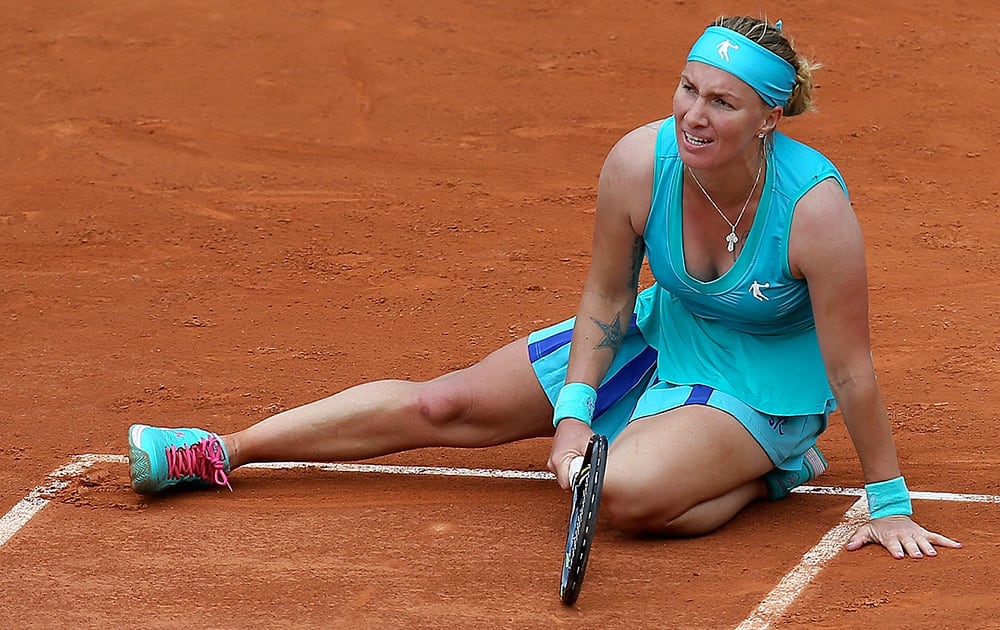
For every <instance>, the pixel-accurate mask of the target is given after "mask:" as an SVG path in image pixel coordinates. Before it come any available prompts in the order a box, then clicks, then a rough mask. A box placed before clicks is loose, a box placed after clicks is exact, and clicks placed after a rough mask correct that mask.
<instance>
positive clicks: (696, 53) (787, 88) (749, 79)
mask: <svg viewBox="0 0 1000 630" xmlns="http://www.w3.org/2000/svg"><path fill="white" fill-rule="evenodd" d="M687 60H688V61H700V62H701V63H707V64H708V65H710V66H715V67H716V68H719V69H720V70H725V71H726V72H728V73H729V74H731V75H733V76H734V77H736V78H737V79H739V80H741V81H743V82H744V83H746V84H747V85H749V86H750V87H752V88H753V89H754V91H755V92H757V94H759V95H760V97H761V98H762V99H764V102H765V103H767V104H768V105H770V106H771V107H774V106H776V105H781V106H782V107H784V106H785V105H786V104H787V103H788V98H789V97H790V96H791V95H792V88H793V87H794V86H795V68H793V67H792V64H790V63H788V62H787V61H785V60H784V59H782V58H781V57H779V56H778V55H776V54H774V53H773V52H771V51H770V50H768V49H767V48H764V47H763V46H761V45H760V44H758V43H757V42H755V41H753V40H752V39H749V38H747V37H745V36H743V35H741V34H739V33H737V32H736V31H733V30H730V29H728V28H723V27H721V26H710V27H708V28H707V29H705V32H704V33H703V34H702V36H701V37H699V38H698V41H696V42H695V43H694V46H692V47H691V52H690V53H688V58H687Z"/></svg>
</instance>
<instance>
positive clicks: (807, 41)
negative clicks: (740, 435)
mask: <svg viewBox="0 0 1000 630" xmlns="http://www.w3.org/2000/svg"><path fill="white" fill-rule="evenodd" d="M737 13H746V14H750V15H758V16H759V15H766V16H767V17H769V18H771V19H777V18H782V19H783V20H784V24H785V28H786V30H787V32H789V34H791V35H792V37H793V38H794V40H795V42H796V43H797V45H798V47H799V48H800V49H801V51H802V52H804V53H806V54H807V55H809V56H810V57H813V58H814V59H816V60H818V61H821V62H823V64H824V68H823V69H821V70H820V71H819V72H818V73H817V83H818V85H817V100H818V105H819V111H817V112H815V113H811V114H807V115H804V116H800V117H797V118H795V119H786V120H784V121H783V122H782V125H781V129H782V130H783V131H785V132H786V133H788V134H789V135H792V136H793V137H795V138H798V139H800V140H803V141H805V142H807V143H809V144H812V145H813V146H815V147H817V148H819V149H820V150H822V151H823V152H824V153H826V154H827V155H828V156H829V157H831V158H832V159H833V160H834V162H835V163H837V165H838V166H839V167H840V169H841V170H842V172H843V174H844V176H845V178H846V180H847V182H848V184H849V186H850V190H851V194H852V201H853V204H854V207H855V209H856V211H857V214H858V216H859V218H860V221H861V223H862V225H863V228H864V230H865V234H866V247H867V253H868V268H869V285H870V293H871V322H872V335H873V343H874V352H875V361H876V365H877V367H878V370H879V378H880V382H881V385H882V388H883V391H884V394H885V397H886V399H887V404H888V407H889V412H890V416H891V420H892V424H893V428H894V430H895V434H896V439H897V444H898V448H899V452H900V458H901V462H902V466H903V470H904V472H905V474H906V476H907V479H908V482H909V485H910V488H911V489H912V490H913V491H914V492H915V493H917V494H915V495H914V496H915V500H914V505H915V510H916V515H917V519H918V520H919V521H920V522H921V524H923V525H925V526H926V527H928V528H929V529H932V530H936V531H940V532H942V533H944V534H946V535H948V536H951V537H953V538H956V539H958V540H961V541H962V542H963V543H964V547H963V548H962V549H959V550H942V553H941V555H940V556H939V557H937V558H934V559H924V560H920V561H917V560H909V559H908V560H900V561H894V560H892V559H891V558H890V557H889V556H888V555H887V554H886V553H885V552H884V551H883V550H881V549H880V548H877V547H872V546H869V547H865V548H864V549H863V550H861V551H858V552H853V553H848V552H845V551H843V550H842V546H843V542H844V541H845V540H846V536H849V535H850V533H851V532H853V530H854V527H855V526H856V523H857V522H858V519H860V518H863V517H864V514H863V500H862V503H860V504H859V503H858V501H859V499H861V498H862V495H861V492H860V490H859V488H860V487H861V485H862V482H863V480H862V476H861V471H860V467H859V465H858V463H857V460H856V457H855V455H854V452H853V448H852V446H851V443H850V440H849V438H848V436H847V433H846V430H845V429H844V426H843V422H842V421H841V419H840V417H839V415H835V416H834V417H833V419H832V423H831V427H830V429H829V430H828V431H827V433H825V434H824V435H823V436H822V437H821V439H820V445H821V447H822V448H823V449H824V452H825V453H826V455H827V456H828V459H829V460H830V462H831V466H832V468H831V470H830V471H829V472H828V473H827V474H825V475H823V476H822V477H820V478H819V479H817V480H816V481H815V482H814V483H815V485H814V486H811V487H809V488H806V489H805V490H806V491H804V492H799V493H796V494H793V495H792V496H791V497H790V498H788V499H787V500H785V501H782V502H780V503H777V504H762V503H758V504H753V505H751V506H750V507H749V508H748V509H746V510H745V511H744V512H743V513H741V514H740V515H739V516H737V518H735V519H734V520H733V521H732V522H731V523H729V524H728V525H727V526H725V527H724V528H722V529H721V530H719V531H718V532H716V533H714V534H712V535H710V536H707V537H703V538H698V539H690V540H647V539H636V538H634V537H630V536H628V535H625V534H623V533H621V532H618V531H616V530H615V529H614V528H613V527H611V526H610V524H609V523H604V524H599V529H598V533H597V538H596V540H595V543H594V547H593V552H592V554H591V557H590V565H589V568H588V572H587V577H586V581H585V583H584V585H583V590H582V593H581V595H580V599H579V600H578V601H577V603H576V605H575V606H573V607H566V606H563V605H562V604H561V603H560V601H559V599H558V595H557V593H558V576H559V569H560V563H561V554H562V547H563V544H564V541H565V533H566V518H567V514H568V512H567V510H568V505H569V501H568V497H567V495H566V494H564V493H563V492H562V491H561V490H560V489H559V488H558V487H557V485H556V483H555V482H554V481H553V480H552V479H551V478H550V477H549V476H548V475H547V472H546V471H545V460H546V457H547V455H548V447H549V442H548V441H547V440H531V441H526V442H521V443H517V444H513V445H509V446H505V447H501V448H494V449H486V450H481V451H474V452H469V451H458V450H443V449H442V450H438V449H428V450H422V451H417V452H412V453H406V454H402V455H397V456H393V457H386V458H382V459H380V460H378V461H371V462H364V463H365V464H368V465H369V466H365V467H332V466H326V467H323V466H297V467H290V466H276V467H271V468H245V469H240V470H239V471H237V472H236V473H234V474H233V475H232V484H233V492H229V491H228V490H226V489H222V490H207V491H198V492H186V493H169V494H167V495H164V496H155V497H140V496H138V495H136V494H134V493H133V492H132V491H131V490H130V488H129V485H128V473H127V465H126V464H125V459H124V455H125V452H126V431H127V428H128V426H129V425H130V424H131V423H133V422H145V423H149V424H160V425H175V426H191V425H207V426H210V427H212V428H214V429H217V430H219V431H222V432H227V431H231V430H236V429H239V428H243V427H245V426H246V425H248V424H250V423H253V422H255V421H257V420H259V419H261V418H264V417H266V416H268V415H270V414H272V413H274V412H276V411H279V410H282V409H287V408H290V407H293V406H296V405H299V404H302V403H305V402H309V401H312V400H314V399H317V398H320V397H323V396H326V395H328V394H330V393H333V392H334V391H337V390H339V389H342V388H344V387H346V386H348V385H352V384H355V383H358V382H361V381H366V380H370V379H375V378H381V377H393V378H408V379H423V378H428V377H432V376H435V375H437V374H438V373H440V372H442V371H445V370H450V369H453V368H459V367H463V366H465V365H467V364H469V363H470V362H473V361H475V360H477V359H479V358H481V357H482V356H484V355H485V354H486V353H487V352H489V351H491V350H492V349H494V348H496V347H498V346H500V345H501V344H504V343H506V342H508V341H510V340H512V339H515V338H517V337H518V336H521V335H524V334H526V333H528V332H529V331H531V330H533V329H535V328H538V327H540V326H543V325H545V324H549V323H553V322H555V321H558V320H560V319H563V318H565V317H567V316H569V315H571V314H572V313H573V311H574V308H575V305H576V301H577V298H578V296H579V292H580V288H581V285H582V282H583V277H584V274H585V272H586V269H587V265H588V260H589V250H590V231H591V227H592V221H593V217H594V202H595V191H596V183H597V175H598V172H599V169H600V167H601V164H602V161H603V159H604V157H605V155H606V154H607V152H608V150H609V149H610V148H611V146H612V145H613V144H614V142H615V141H616V140H617V139H618V138H619V137H621V136H622V135H623V134H624V133H626V132H627V131H629V130H630V129H632V128H634V127H636V126H639V125H641V124H644V123H647V122H649V121H652V120H656V119H659V118H663V117H665V116H667V115H669V114H670V99H671V95H672V92H673V89H674V86H675V84H676V78H677V74H678V72H679V70H680V68H681V67H682V64H683V59H684V55H685V54H686V52H687V50H688V48H689V47H690V45H691V43H692V42H693V41H694V39H695V38H696V37H697V36H698V34H699V33H700V32H701V30H702V28H703V27H704V26H705V25H706V24H707V23H709V22H710V21H711V20H712V19H714V18H715V17H716V16H717V15H719V14H737ZM998 22H1000V4H998V3H996V2H986V1H983V0H953V1H951V2H948V3H940V2H930V1H927V0H906V1H901V0H881V1H879V2H871V1H869V0H864V1H862V0H815V1H801V0H800V1H799V2H777V1H767V0H761V1H759V2H743V1H735V0H734V1H730V2H722V1H715V0H705V1H702V2H694V1H690V0H689V1H680V0H678V1H663V2H653V1H647V0H623V1H621V2H591V1H588V0H582V1H577V2H547V1H522V0H505V1H492V0H489V1H486V0H478V1H472V2H462V1H458V0H425V1H421V2H407V1H399V2H391V1H388V0H373V1H370V2H347V1H330V2H320V1H315V0H314V1H309V0H287V1H286V0H282V1H276V2H267V3H244V2H233V1H226V0H219V1H212V0H210V1H207V2H190V1H177V2H155V3H154V2H119V1H114V0H83V1H80V2H56V1H43V2H12V1H9V0H3V1H2V2H0V147H2V153H3V169H2V170H0V266H2V271H3V273H2V275H0V289H2V300H0V317H2V322H3V343H2V344H0V357H2V364H3V366H4V369H3V373H2V376H0V392H2V395H0V427H2V429H0V518H2V520H0V543H2V544H0V573H2V576H3V577H2V580H0V588H2V591H0V626H2V627H5V628H20V627H26V628H49V627H74V628H105V627H119V626H124V625H129V626H133V627H145V628H188V627H206V628H210V627H248V628H249V627H276V628H312V627H328V628H352V629H353V628H452V629H456V630H458V629H465V628H629V629H630V630H638V629H641V628H642V629H644V628H764V627H773V628H797V627H803V628H805V627H809V628H862V627H876V628H934V629H935V630H941V629H944V628H963V629H966V628H996V627H1000V600H998V596H997V592H998V590H1000V563H998V557H1000V553H998V552H1000V504H998V503H997V495H1000V484H998V482H997V479H998V474H997V468H998V458H1000V446H998V441H997V437H996V436H997V430H998V419H997V410H998V409H1000V392H998V390H997V387H996V375H997V372H998V367H1000V336H998V330H1000V321H998V316H997V305H998V303H1000V278H998V276H997V274H996V271H995V270H996V268H997V265H998V258H1000V248H998V247H997V243H1000V222H998V220H997V210H998V202H1000V196H998V188H1000V183H998V178H997V165H998V161H1000V155H998V153H997V146H998V142H1000V131H998V128H1000V125H998V124H997V123H998V119H997V111H996V106H997V102H998V100H1000V86H998V84H997V79H998V74H997V60H998V53H1000V44H998V38H997V30H996V25H997V24H998ZM646 281H648V278H646ZM721 465H724V462H706V469H711V467H712V466H721ZM468 469H477V471H474V472H469V470H468Z"/></svg>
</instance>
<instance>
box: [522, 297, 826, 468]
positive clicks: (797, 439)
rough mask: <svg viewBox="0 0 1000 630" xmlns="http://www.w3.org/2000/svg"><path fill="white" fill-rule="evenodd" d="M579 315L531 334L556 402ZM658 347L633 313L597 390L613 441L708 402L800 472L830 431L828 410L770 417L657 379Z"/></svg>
mask: <svg viewBox="0 0 1000 630" xmlns="http://www.w3.org/2000/svg"><path fill="white" fill-rule="evenodd" d="M574 321H575V319H568V320H566V321H564V322H561V323H558V324H555V325H553V326H549V327H548V328H544V329H542V330H538V331H535V332H533V333H531V334H530V335H528V357H529V359H530V360H531V365H532V367H533V368H534V370H535V375H536V376H537V377H538V382H539V383H540V384H541V386H542V388H543V389H544V390H545V394H546V395H547V396H548V398H549V401H550V402H551V403H552V404H553V405H555V400H556V397H557V396H558V395H559V390H560V389H561V388H562V386H563V385H564V384H565V382H566V367H567V364H568V363H569V349H570V346H571V341H572V337H573V324H574ZM656 360H657V352H656V349H655V348H653V347H652V346H650V345H649V344H647V343H646V340H645V338H644V337H643V336H642V333H641V332H640V331H639V328H638V327H637V326H636V323H635V317H634V316H633V318H632V322H631V324H630V325H629V329H628V332H627V333H626V335H625V340H624V342H623V344H622V347H621V349H620V350H619V351H618V354H617V355H615V360H614V362H612V364H611V367H610V369H609V370H608V373H607V376H605V378H604V381H603V382H602V383H601V386H600V387H598V389H597V406H596V409H595V410H594V421H593V429H594V431H595V432H596V433H602V434H604V435H606V436H607V437H608V440H609V441H614V439H615V437H617V436H618V434H619V433H621V432H622V430H623V429H624V428H625V427H626V426H628V425H629V423H631V422H634V421H635V420H637V419H639V418H645V417H648V416H654V415H657V414H660V413H663V412H665V411H669V410H671V409H676V408H678V407H683V406H685V405H707V406H709V407H713V408H715V409H719V410H720V411H724V412H726V413H728V414H729V415H731V416H733V417H734V418H735V419H736V420H737V421H739V422H740V424H742V425H743V426H744V427H745V428H746V430H747V431H749V432H750V435H752V436H753V438H754V439H755V440H757V443H758V444H760V446H761V448H763V449H764V452H765V453H767V455H768V457H770V458H771V461H772V462H773V463H774V465H775V467H776V468H781V469H783V470H799V469H800V468H801V467H802V454H803V453H805V452H806V451H807V450H808V449H809V448H810V447H811V446H813V445H814V444H815V443H816V438H817V437H818V436H819V435H820V434H821V433H822V432H823V431H825V430H826V427H827V421H828V415H829V414H813V415H803V416H772V415H769V414H765V413H761V412H760V411H757V410H756V409H754V408H753V407H750V406H749V405H747V404H746V403H744V402H743V401H741V400H739V399H738V398H735V397H734V396H731V395H729V394H727V393H725V392H723V391H720V390H718V389H715V388H712V387H708V386H707V385H698V384H694V385H677V384H673V383H667V382H664V381H661V380H659V379H658V378H657V377H656Z"/></svg>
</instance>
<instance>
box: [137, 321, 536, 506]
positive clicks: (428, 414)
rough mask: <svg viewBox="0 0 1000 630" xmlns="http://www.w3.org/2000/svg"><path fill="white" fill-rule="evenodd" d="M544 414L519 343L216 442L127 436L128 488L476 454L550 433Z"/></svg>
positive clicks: (179, 432)
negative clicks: (399, 456)
mask: <svg viewBox="0 0 1000 630" xmlns="http://www.w3.org/2000/svg"><path fill="white" fill-rule="evenodd" d="M551 420H552V407H551V405H550V404H549V402H548V399H547V398H546V397H545V394H544V392H543V391H542V388H541V386H540V385H539V384H538V381H537V379H536V378H535V375H534V372H533V370H532V368H531V364H530V362H529V360H528V353H527V348H526V342H525V340H524V339H521V340H518V341H516V342H513V343H511V344H508V345H507V346H505V347H503V348H501V349H500V350H497V351H496V352H494V353H492V354H491V355H489V356H488V357H486V358H485V359H483V360H482V361H480V362H479V363H476V364H475V365H473V366H471V367H469V368H466V369H463V370H459V371H456V372H452V373H449V374H446V375H444V376H440V377H438V378H435V379H433V380H430V381H427V382H422V383H413V382H407V381H395V380H386V381H377V382H372V383H365V384H362V385H357V386H355V387H351V388H349V389H347V390H344V391H342V392H340V393H338V394H335V395H333V396H330V397H328V398H324V399H322V400H318V401H316V402H312V403H309V404H306V405H303V406H301V407H296V408H294V409H289V410H287V411H283V412H281V413H278V414H276V415H274V416H271V417H269V418H266V419H264V420H262V421H260V422H258V423H256V424H254V425H253V426H251V427H248V428H247V429H244V430H242V431H238V432H236V433H233V434H229V435H225V436H219V435H217V434H215V433H212V432H209V431H205V430H202V429H159V428H154V427H145V426H144V425H134V426H133V427H132V428H131V430H130V431H129V444H130V461H131V473H132V486H133V488H134V489H135V490H136V491H137V492H141V493H147V492H157V491H159V490H162V489H165V488H167V487H170V486H173V485H176V484H177V483H180V482H188V481H195V482H201V483H205V482H208V483H210V484H215V485H228V473H229V472H230V471H231V470H233V469H235V468H237V467H239V466H242V465H244V464H248V463H252V462H266V461H350V460H358V459H367V458H370V457H377V456H379V455H387V454H390V453H397V452H400V451H406V450H410V449H414V448H422V447H431V446H453V447H465V448H475V447H485V446H493V445H496V444H503V443H507V442H513V441H515V440H520V439H525V438H530V437H539V436H543V435H551V433H552V423H551Z"/></svg>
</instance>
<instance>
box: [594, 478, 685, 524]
mask: <svg viewBox="0 0 1000 630" xmlns="http://www.w3.org/2000/svg"><path fill="white" fill-rule="evenodd" d="M687 508H688V506H687V505H686V504H685V503H684V501H683V498H682V497H681V496H680V495H679V494H678V493H675V492H671V490H670V489H668V488H657V489H648V488H644V487H642V484H641V483H635V482H634V481H633V480H629V479H615V478H614V477H612V476H610V475H609V476H608V477H607V478H606V480H605V483H604V489H603V491H602V494H601V511H602V512H603V513H604V515H605V516H606V517H607V518H608V519H610V521H611V522H612V523H613V524H614V525H615V527H617V528H619V529H622V530H625V531H629V532H635V533H663V531H664V528H665V527H666V526H667V525H668V524H669V523H670V522H671V521H673V520H674V519H676V518H678V517H679V516H681V515H683V514H684V512H685V511H687Z"/></svg>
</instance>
